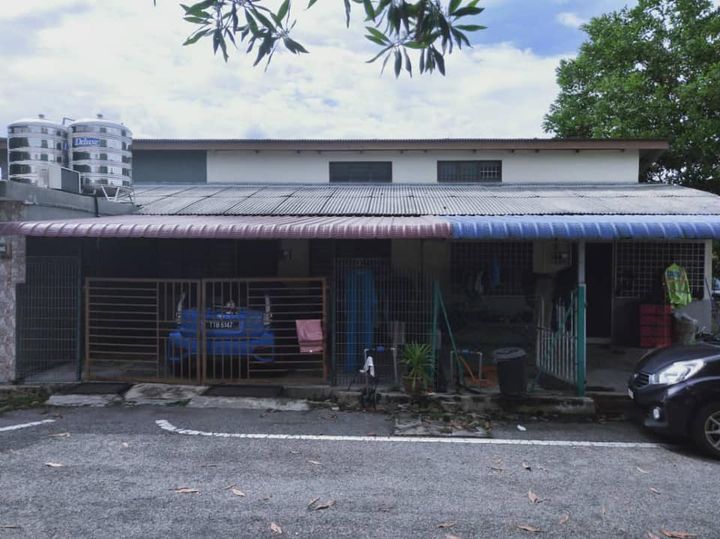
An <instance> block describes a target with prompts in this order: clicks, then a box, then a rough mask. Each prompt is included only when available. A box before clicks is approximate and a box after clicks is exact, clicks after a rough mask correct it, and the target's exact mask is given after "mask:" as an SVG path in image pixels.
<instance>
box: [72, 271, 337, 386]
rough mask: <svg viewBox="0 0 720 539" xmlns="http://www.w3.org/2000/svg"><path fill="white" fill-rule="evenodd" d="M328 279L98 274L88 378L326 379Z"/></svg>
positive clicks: (90, 317)
mask: <svg viewBox="0 0 720 539" xmlns="http://www.w3.org/2000/svg"><path fill="white" fill-rule="evenodd" d="M325 293H326V292H325V281H324V279H272V278H270V279H204V280H158V279H99V278H98V279H88V280H87V284H86V297H87V300H86V335H87V338H86V343H85V346H86V350H85V358H86V369H87V375H86V377H87V378H88V379H94V380H132V381H139V380H146V381H161V382H168V381H172V382H180V383H243V382H245V383H246V382H249V381H250V382H252V381H281V382H283V383H287V382H288V381H292V382H294V383H303V382H315V383H317V382H323V381H325V380H326V377H327V369H326V351H327V335H326V328H327V320H326V301H325Z"/></svg>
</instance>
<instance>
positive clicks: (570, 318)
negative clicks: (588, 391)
mask: <svg viewBox="0 0 720 539" xmlns="http://www.w3.org/2000/svg"><path fill="white" fill-rule="evenodd" d="M540 303H541V308H540V316H539V323H538V329H537V344H536V351H537V368H538V370H539V371H540V372H541V373H545V374H548V375H550V376H552V377H554V378H556V379H558V380H561V381H563V382H567V383H568V384H572V385H573V386H575V385H577V383H578V374H579V373H578V346H579V344H578V326H579V320H578V293H577V291H574V292H573V293H572V294H571V295H570V301H569V302H564V301H558V302H556V303H555V305H554V308H553V310H552V315H551V316H550V319H549V320H548V319H546V313H545V309H544V308H543V305H542V304H543V300H542V299H541V300H540Z"/></svg>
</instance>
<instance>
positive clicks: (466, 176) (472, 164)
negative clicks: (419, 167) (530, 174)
mask: <svg viewBox="0 0 720 539" xmlns="http://www.w3.org/2000/svg"><path fill="white" fill-rule="evenodd" d="M437 172H438V173H437V179H438V182H440V183H484V182H499V181H502V161H489V160H482V161H438V162H437Z"/></svg>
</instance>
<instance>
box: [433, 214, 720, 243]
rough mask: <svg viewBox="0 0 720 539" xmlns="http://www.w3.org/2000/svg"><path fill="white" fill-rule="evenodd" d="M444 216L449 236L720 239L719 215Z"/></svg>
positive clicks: (485, 238)
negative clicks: (450, 230)
mask: <svg viewBox="0 0 720 539" xmlns="http://www.w3.org/2000/svg"><path fill="white" fill-rule="evenodd" d="M444 219H447V221H448V222H449V223H450V224H451V225H452V237H453V238H457V239H473V240H504V239H523V240H544V239H568V240H622V239H634V240H689V239H693V240H696V239H720V215H523V216H503V217H495V216H478V217H444Z"/></svg>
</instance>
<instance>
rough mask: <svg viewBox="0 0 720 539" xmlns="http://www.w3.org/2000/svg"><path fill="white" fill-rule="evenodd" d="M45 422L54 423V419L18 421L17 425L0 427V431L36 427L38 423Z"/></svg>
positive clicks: (42, 423)
mask: <svg viewBox="0 0 720 539" xmlns="http://www.w3.org/2000/svg"><path fill="white" fill-rule="evenodd" d="M45 423H55V420H54V419H43V420H42V421H33V422H32V423H20V424H19V425H10V426H9V427H0V432H5V431H9V430H19V429H26V428H28V427H37V426H38V425H44V424H45Z"/></svg>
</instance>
